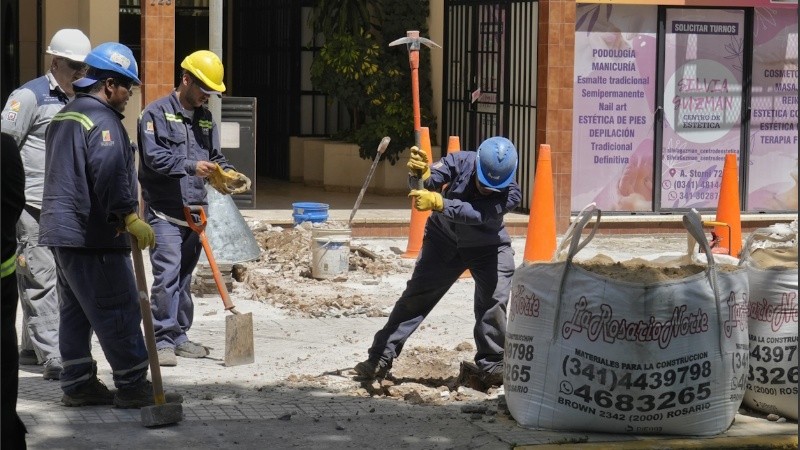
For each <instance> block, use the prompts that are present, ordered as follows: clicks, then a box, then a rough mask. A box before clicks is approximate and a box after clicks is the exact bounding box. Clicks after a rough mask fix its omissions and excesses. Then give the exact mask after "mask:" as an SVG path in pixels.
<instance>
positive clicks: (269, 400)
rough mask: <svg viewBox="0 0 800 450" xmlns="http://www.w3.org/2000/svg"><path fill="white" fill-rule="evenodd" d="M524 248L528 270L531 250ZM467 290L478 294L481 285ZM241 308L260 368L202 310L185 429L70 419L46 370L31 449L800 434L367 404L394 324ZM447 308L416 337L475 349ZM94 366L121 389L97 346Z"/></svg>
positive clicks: (385, 445) (107, 415)
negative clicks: (693, 431)
mask: <svg viewBox="0 0 800 450" xmlns="http://www.w3.org/2000/svg"><path fill="white" fill-rule="evenodd" d="M397 241H398V242H397V246H398V247H402V246H403V245H404V244H405V241H404V240H399V239H398V240H397ZM401 241H402V242H401ZM677 244H678V243H676V245H677ZM514 246H515V248H516V249H517V258H520V257H521V255H522V248H523V247H524V241H522V240H515V242H514ZM634 247H635V246H634ZM678 248H680V246H679V245H678ZM145 260H147V258H145ZM459 283H466V284H465V285H464V286H463V288H464V289H467V290H471V286H470V284H469V283H472V281H471V280H465V281H459ZM233 300H234V302H235V303H236V304H237V309H239V310H240V311H241V312H243V313H247V312H252V313H253V316H254V324H255V326H254V335H255V347H256V362H255V363H253V364H249V365H244V366H236V367H226V366H224V365H223V362H222V360H223V355H224V336H225V334H224V333H225V330H224V320H223V319H224V315H225V314H226V313H224V312H222V311H221V308H220V306H219V305H220V303H219V302H220V300H219V297H214V296H209V297H203V298H197V299H195V303H196V310H195V325H194V327H193V329H192V333H191V338H192V339H193V340H196V341H199V342H202V343H204V344H206V345H210V346H211V347H213V348H212V349H211V354H210V355H209V357H208V358H204V359H186V358H179V363H178V365H177V366H176V367H165V368H162V370H161V372H162V376H163V380H164V385H165V387H166V389H167V390H168V391H174V392H178V393H180V394H182V395H183V397H184V399H185V402H184V404H183V413H184V418H183V420H182V421H181V422H180V423H177V424H175V425H170V426H165V427H161V428H145V427H144V426H143V425H142V422H141V417H140V412H139V411H138V410H122V409H115V408H112V407H105V406H95V407H85V408H67V407H64V406H63V405H61V403H60V398H61V390H60V388H59V385H58V383H57V382H52V381H45V380H43V379H42V377H41V366H22V367H21V369H20V372H19V374H20V388H19V402H18V411H19V414H20V416H21V418H22V420H23V422H24V423H25V424H26V426H27V428H28V432H29V434H28V439H27V441H28V446H29V448H31V449H138V448H165V449H167V448H168V449H188V448H193V449H205V448H242V449H284V448H304V449H339V448H376V449H377V448H380V449H394V448H404V449H440V448H454V449H462V448H476V449H509V448H523V449H524V448H536V449H540V448H542V449H543V448H554V447H553V446H554V445H558V446H559V447H558V448H561V449H565V448H637V449H651V448H653V449H655V448H659V449H664V448H720V449H722V448H765V449H766V448H787V449H788V448H792V449H794V448H797V443H798V440H797V431H798V429H797V424H796V423H795V422H774V421H768V420H766V419H765V418H764V417H763V416H760V415H755V414H738V415H737V416H736V418H735V421H734V423H733V425H732V426H731V428H730V429H729V430H728V431H726V432H725V433H723V434H722V435H719V436H713V437H702V438H701V437H686V436H641V435H615V434H604V433H587V432H564V431H556V430H531V429H525V428H522V427H520V426H519V425H517V423H516V422H515V421H514V419H513V418H512V417H511V416H509V415H508V414H507V413H506V411H505V409H504V408H503V397H502V396H500V397H499V398H489V399H479V400H475V401H467V402H453V403H450V404H447V405H436V406H433V405H425V404H412V403H410V402H406V401H399V400H395V399H391V398H385V397H383V398H381V397H370V396H368V395H366V394H365V393H364V394H362V395H356V394H354V393H353V390H352V389H351V387H352V385H353V381H352V380H351V378H350V376H349V375H348V369H349V368H352V366H353V365H354V364H355V362H357V361H359V360H361V359H363V357H364V356H365V354H366V349H367V347H368V346H369V344H370V342H371V340H372V335H373V333H374V332H375V331H376V330H378V329H379V328H381V327H382V326H383V324H384V322H385V320H386V319H385V317H376V318H369V317H349V318H348V317H341V318H307V319H306V318H293V317H288V316H287V315H286V314H284V313H282V312H281V311H278V310H276V309H275V308H274V307H272V306H270V305H267V304H265V303H262V302H257V301H251V300H245V299H243V298H237V294H236V292H234V295H233ZM443 303H444V304H443V305H440V306H439V307H438V308H436V309H434V311H433V313H432V314H431V315H430V316H429V318H428V319H427V320H426V324H429V325H430V326H427V327H424V328H421V329H420V330H418V332H417V333H416V334H415V335H414V339H417V340H418V341H417V343H419V342H430V343H431V345H446V346H450V348H452V346H455V345H457V344H458V343H460V342H463V341H465V340H467V341H469V340H471V339H472V336H471V334H472V323H473V321H474V319H473V317H472V309H471V308H463V307H458V305H454V304H447V302H446V301H443ZM18 327H19V325H18ZM94 356H95V359H96V360H97V361H98V368H99V376H100V378H101V379H102V380H103V381H104V382H105V383H106V384H107V385H109V386H112V385H113V383H112V381H111V376H110V368H109V366H108V364H107V363H106V361H105V358H104V357H103V355H102V352H101V350H100V347H99V345H98V344H97V341H96V340H95V341H94Z"/></svg>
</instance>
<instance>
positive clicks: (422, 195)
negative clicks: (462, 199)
mask: <svg viewBox="0 0 800 450" xmlns="http://www.w3.org/2000/svg"><path fill="white" fill-rule="evenodd" d="M408 196H409V197H415V199H414V208H417V211H430V210H434V211H441V210H443V209H444V200H443V199H442V194H440V193H438V192H432V191H428V190H425V189H414V190H413V191H411V192H410V193H409V194H408Z"/></svg>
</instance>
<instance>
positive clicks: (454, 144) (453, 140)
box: [447, 136, 461, 154]
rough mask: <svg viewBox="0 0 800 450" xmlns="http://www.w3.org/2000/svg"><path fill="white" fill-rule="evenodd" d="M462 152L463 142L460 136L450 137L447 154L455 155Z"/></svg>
mask: <svg viewBox="0 0 800 450" xmlns="http://www.w3.org/2000/svg"><path fill="white" fill-rule="evenodd" d="M458 151H461V141H460V140H459V139H458V136H450V139H449V140H448V141H447V153H448V154H450V153H455V152H458Z"/></svg>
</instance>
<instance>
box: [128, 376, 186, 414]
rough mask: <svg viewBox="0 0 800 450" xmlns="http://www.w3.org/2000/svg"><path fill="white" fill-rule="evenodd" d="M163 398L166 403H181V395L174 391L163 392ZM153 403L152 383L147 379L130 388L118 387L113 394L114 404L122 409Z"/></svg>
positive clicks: (141, 406)
mask: <svg viewBox="0 0 800 450" xmlns="http://www.w3.org/2000/svg"><path fill="white" fill-rule="evenodd" d="M164 400H166V402H167V403H183V396H181V395H180V394H176V393H174V392H165V393H164ZM155 404H156V402H155V399H154V396H153V383H151V382H150V381H149V380H145V381H144V382H142V383H140V384H139V385H138V386H136V387H134V388H131V389H120V390H118V391H117V394H116V395H115V396H114V406H116V407H117V408H122V409H136V408H144V407H145V406H152V405H155Z"/></svg>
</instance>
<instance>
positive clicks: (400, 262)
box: [233, 223, 502, 404]
mask: <svg viewBox="0 0 800 450" xmlns="http://www.w3.org/2000/svg"><path fill="white" fill-rule="evenodd" d="M314 227H318V228H322V229H333V228H337V227H340V228H341V227H342V224H336V223H323V224H315V225H314ZM344 227H346V225H344ZM251 229H252V230H253V234H254V236H255V238H256V241H257V242H258V245H259V247H260V248H261V256H260V257H259V259H258V260H255V261H250V262H246V263H243V264H236V265H234V268H233V272H234V278H235V279H236V280H237V281H239V282H240V284H239V285H238V287H237V289H238V291H237V292H238V293H239V294H243V295H244V296H246V297H249V298H251V299H252V300H255V301H259V302H264V303H268V304H270V305H271V306H274V307H276V308H278V309H280V310H281V311H282V312H283V313H285V314H286V315H287V316H289V317H328V318H335V317H359V316H363V317H386V316H388V311H389V310H390V309H391V306H392V305H393V304H394V302H395V301H396V300H397V298H398V296H399V293H400V292H401V290H402V288H403V287H404V285H405V281H406V280H407V279H408V278H409V277H410V276H411V271H412V270H413V263H414V261H413V260H408V259H402V258H400V257H399V256H398V255H397V253H398V252H397V249H394V251H392V249H389V248H379V247H375V246H372V245H362V244H360V243H359V242H358V241H357V240H351V243H350V254H349V270H348V272H347V273H346V274H344V275H343V276H341V277H338V278H333V279H323V280H319V279H315V278H313V277H312V271H311V244H312V226H310V225H309V224H302V225H301V226H296V227H294V228H281V227H273V226H271V225H269V224H265V223H255V224H251ZM387 278H393V280H392V281H391V283H390V284H391V286H386V288H385V289H384V286H383V285H382V283H383V284H386V283H387V282H386V279H387ZM377 292H380V294H381V295H377V294H376V293H377ZM427 326H428V325H427V324H424V323H423V324H422V325H421V327H420V329H425V328H426V327H427ZM375 331H377V330H375ZM365 350H366V349H365ZM474 356H475V348H474V346H473V344H471V343H470V342H462V343H460V344H458V345H457V346H455V347H454V348H444V347H442V346H407V347H406V348H405V349H404V351H403V355H402V357H400V358H397V359H396V360H395V361H394V365H393V367H392V370H391V372H390V375H389V376H388V377H387V378H386V379H384V380H366V381H365V380H359V379H357V378H356V374H355V373H354V372H353V371H352V369H342V370H334V371H332V372H326V373H322V374H316V375H309V374H291V375H289V376H288V377H287V378H286V379H285V381H284V383H285V385H287V386H291V387H292V388H295V389H296V388H309V389H320V388H321V389H325V390H326V391H331V392H339V393H342V394H345V395H353V396H364V397H366V396H372V397H385V398H390V399H396V400H401V401H407V402H410V403H415V404H446V403H451V402H458V401H465V400H485V399H497V397H498V393H499V392H502V390H499V391H498V388H496V387H493V388H486V389H480V388H481V386H475V385H474V384H470V383H469V382H468V381H466V380H459V376H460V375H461V363H462V362H464V361H472V360H473V358H474ZM479 389H480V390H479Z"/></svg>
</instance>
